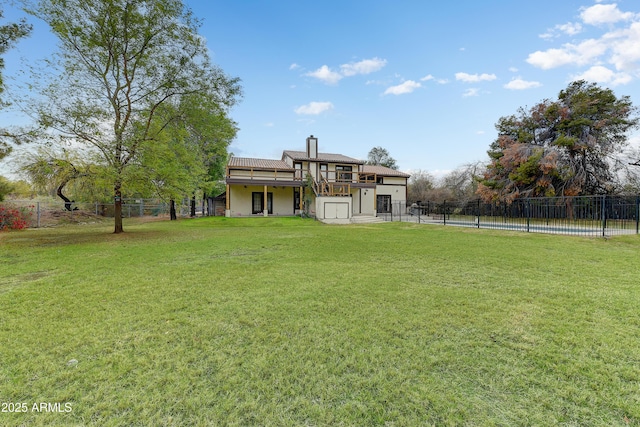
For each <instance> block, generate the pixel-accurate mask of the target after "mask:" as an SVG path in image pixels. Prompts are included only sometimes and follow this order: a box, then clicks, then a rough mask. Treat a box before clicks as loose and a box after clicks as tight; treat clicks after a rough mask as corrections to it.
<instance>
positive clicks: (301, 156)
mask: <svg viewBox="0 0 640 427" xmlns="http://www.w3.org/2000/svg"><path fill="white" fill-rule="evenodd" d="M284 156H288V157H291V158H292V159H293V160H301V161H315V162H331V163H355V164H358V165H361V164H363V163H364V162H363V161H362V160H358V159H354V158H353V157H348V156H343V155H342V154H331V153H318V156H317V157H315V158H311V157H309V156H308V155H307V152H306V151H293V150H285V151H283V152H282V157H283V158H284Z"/></svg>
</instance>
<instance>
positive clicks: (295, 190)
mask: <svg viewBox="0 0 640 427" xmlns="http://www.w3.org/2000/svg"><path fill="white" fill-rule="evenodd" d="M297 209H300V189H299V188H297V187H294V188H293V211H294V212H295V211H296V210H297Z"/></svg>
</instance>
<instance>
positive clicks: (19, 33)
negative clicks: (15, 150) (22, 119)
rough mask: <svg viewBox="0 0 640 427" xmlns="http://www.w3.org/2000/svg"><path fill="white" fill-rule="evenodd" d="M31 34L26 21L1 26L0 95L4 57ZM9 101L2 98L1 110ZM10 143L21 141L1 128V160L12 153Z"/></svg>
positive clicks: (1, 91)
mask: <svg viewBox="0 0 640 427" xmlns="http://www.w3.org/2000/svg"><path fill="white" fill-rule="evenodd" d="M3 17H4V13H3V10H2V9H0V19H2V18H3ZM30 32H31V25H30V24H28V23H27V22H26V21H25V20H20V22H10V23H7V24H4V25H0V95H2V93H3V92H4V89H5V84H4V78H3V77H2V74H3V71H4V58H3V55H4V54H5V53H6V52H7V50H9V49H10V48H12V47H13V46H14V45H15V43H16V42H17V41H18V40H19V39H21V38H23V37H26V36H27V35H28V34H29V33H30ZM7 104H8V103H7V101H6V100H5V99H3V98H2V97H0V108H2V107H4V106H5V105H7ZM10 141H14V142H16V141H19V138H18V137H17V136H16V135H15V133H14V132H11V131H10V130H8V129H4V128H0V159H2V158H4V157H5V156H6V155H7V154H9V152H10V151H11V145H10V144H9V142H10Z"/></svg>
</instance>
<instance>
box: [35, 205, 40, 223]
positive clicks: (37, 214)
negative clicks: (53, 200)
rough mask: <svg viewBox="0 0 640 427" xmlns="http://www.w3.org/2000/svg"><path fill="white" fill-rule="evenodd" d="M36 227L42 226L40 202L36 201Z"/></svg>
mask: <svg viewBox="0 0 640 427" xmlns="http://www.w3.org/2000/svg"><path fill="white" fill-rule="evenodd" d="M36 211H37V213H36V218H37V220H36V228H40V202H37V203H36Z"/></svg>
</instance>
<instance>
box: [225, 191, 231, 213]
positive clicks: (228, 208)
mask: <svg viewBox="0 0 640 427" xmlns="http://www.w3.org/2000/svg"><path fill="white" fill-rule="evenodd" d="M229 190H230V187H229V184H227V192H226V193H225V199H226V200H225V208H224V209H225V212H224V216H226V217H227V218H229V217H230V216H231V206H230V203H229V202H230V201H231V194H230V191H229Z"/></svg>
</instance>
